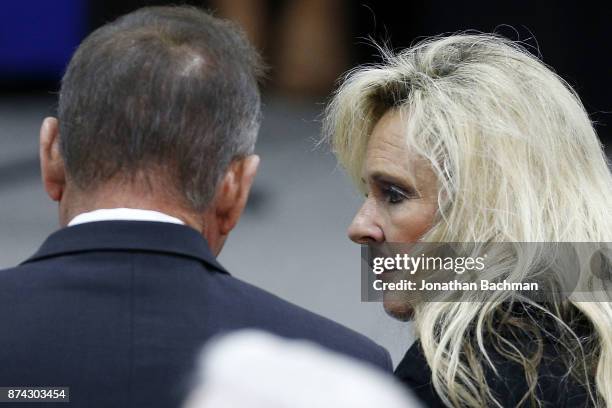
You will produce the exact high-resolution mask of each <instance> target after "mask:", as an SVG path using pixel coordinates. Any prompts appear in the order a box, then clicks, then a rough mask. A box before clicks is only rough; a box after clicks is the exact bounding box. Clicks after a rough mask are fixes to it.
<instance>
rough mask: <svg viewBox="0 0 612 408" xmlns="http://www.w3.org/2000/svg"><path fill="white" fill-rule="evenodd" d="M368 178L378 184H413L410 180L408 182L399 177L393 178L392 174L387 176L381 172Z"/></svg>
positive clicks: (376, 172)
mask: <svg viewBox="0 0 612 408" xmlns="http://www.w3.org/2000/svg"><path fill="white" fill-rule="evenodd" d="M368 178H369V179H370V180H372V181H374V182H377V183H387V184H388V183H391V184H398V185H410V184H411V183H409V180H406V179H404V178H400V177H397V176H393V175H391V174H387V173H384V172H381V171H375V172H374V173H372V174H370V175H369V176H368Z"/></svg>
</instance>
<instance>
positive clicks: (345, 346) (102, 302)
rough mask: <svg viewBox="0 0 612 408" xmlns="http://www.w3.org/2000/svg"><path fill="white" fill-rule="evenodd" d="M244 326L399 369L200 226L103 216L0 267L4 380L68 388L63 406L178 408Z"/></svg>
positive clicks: (0, 362) (3, 382)
mask: <svg viewBox="0 0 612 408" xmlns="http://www.w3.org/2000/svg"><path fill="white" fill-rule="evenodd" d="M246 267H248V265H245V268H246ZM279 279H290V278H289V277H286V276H285V277H284V276H280V275H279ZM313 295H314V294H313ZM241 328H259V329H263V330H266V331H269V332H272V333H275V334H277V335H281V336H284V337H288V338H300V339H307V340H311V341H314V342H317V343H319V344H321V345H323V346H326V347H328V348H330V349H333V350H335V351H338V352H340V353H343V354H345V355H349V356H352V357H355V358H357V359H360V360H362V361H365V362H368V363H371V364H374V365H376V366H378V367H380V368H381V369H383V370H387V371H391V370H392V366H391V360H390V357H389V354H388V352H387V351H386V350H385V349H383V348H382V347H380V346H378V345H376V344H375V343H373V342H372V341H370V340H368V339H367V338H366V337H364V336H362V335H359V334H357V333H355V332H353V331H350V330H348V329H346V328H344V327H342V326H340V325H339V324H336V323H334V322H332V321H330V320H327V319H325V318H323V317H320V316H318V315H315V314H313V313H310V312H308V311H306V310H304V309H302V308H299V307H297V306H295V305H292V304H290V303H288V302H285V301H283V300H281V299H280V298H278V297H276V296H274V295H271V294H270V293H267V292H265V291H263V290H261V289H258V288H256V287H254V286H252V285H249V284H247V283H245V282H242V281H240V280H238V279H236V278H233V277H232V276H230V275H229V273H228V272H227V271H225V269H224V268H223V267H222V266H221V265H219V263H218V262H217V261H216V260H215V258H214V256H213V255H212V254H211V253H210V250H209V249H208V246H207V243H206V241H205V240H204V238H202V237H201V235H200V234H199V233H198V232H197V231H196V230H194V229H191V228H189V227H186V226H182V225H176V224H168V223H158V222H142V221H103V222H94V223H87V224H81V225H76V226H73V227H68V228H64V229H61V230H59V231H58V232H55V233H54V234H52V235H51V236H50V237H49V238H48V239H47V240H46V241H45V243H44V244H43V245H42V247H41V248H40V250H39V251H38V252H37V253H36V254H35V255H34V256H32V257H31V258H30V259H28V260H27V261H25V262H24V263H23V264H21V265H20V266H18V267H16V268H13V269H8V270H4V271H0V330H1V331H0V333H1V334H0V365H1V367H0V386H69V387H70V400H71V404H70V405H67V404H58V405H57V406H61V407H66V406H74V407H89V408H95V407H104V408H111V407H113V408H117V407H146V408H154V407H164V408H168V407H176V406H178V405H179V403H180V401H181V400H182V399H183V398H184V397H185V393H186V392H187V391H188V385H189V381H190V374H192V371H193V367H194V362H195V360H196V356H197V354H198V352H199V350H200V349H201V347H202V345H203V344H204V343H205V342H206V341H207V340H208V339H210V338H211V337H212V336H214V335H217V334H219V333H223V332H228V331H231V330H235V329H241ZM0 405H2V404H0ZM44 405H45V407H50V406H52V405H50V404H44ZM25 406H26V405H25V404H19V407H25ZM34 406H41V405H40V404H38V405H34Z"/></svg>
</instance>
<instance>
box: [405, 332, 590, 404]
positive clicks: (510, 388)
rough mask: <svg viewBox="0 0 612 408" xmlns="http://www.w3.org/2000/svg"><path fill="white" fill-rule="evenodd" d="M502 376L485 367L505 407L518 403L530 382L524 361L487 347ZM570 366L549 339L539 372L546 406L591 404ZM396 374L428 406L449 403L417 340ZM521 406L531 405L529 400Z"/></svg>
mask: <svg viewBox="0 0 612 408" xmlns="http://www.w3.org/2000/svg"><path fill="white" fill-rule="evenodd" d="M487 351H488V352H489V354H490V356H491V358H492V360H493V363H494V364H495V366H496V367H497V369H498V371H499V374H500V376H499V377H496V376H495V374H494V373H493V372H492V371H491V370H490V369H488V370H487V369H485V377H486V380H487V381H488V383H489V387H490V388H491V390H492V392H493V395H495V396H496V398H497V400H498V401H499V402H500V403H501V404H502V406H504V407H516V406H517V404H518V403H519V401H520V400H521V398H522V397H523V395H524V394H525V392H527V389H528V388H527V383H526V381H525V378H524V374H523V370H522V368H521V366H520V365H518V364H516V363H513V362H510V361H508V360H506V359H504V358H502V356H501V355H499V354H497V353H496V352H495V351H493V350H489V349H487ZM566 371H567V369H566V368H565V366H564V365H563V364H562V363H561V361H560V360H559V359H558V352H557V350H555V346H554V344H553V343H551V342H545V346H544V357H543V359H542V364H540V367H539V372H538V392H537V395H538V397H539V398H540V400H541V401H542V402H543V404H542V407H546V408H553V407H554V408H578V407H591V406H592V404H591V403H590V399H589V398H588V395H587V392H586V390H585V388H584V387H583V386H581V385H579V384H577V383H576V382H575V381H574V380H572V377H571V376H569V375H567V373H566ZM395 376H396V377H397V378H398V379H399V380H400V381H401V382H402V383H403V384H404V385H406V387H408V388H409V389H410V390H411V391H412V392H414V393H415V394H416V395H417V397H418V398H419V399H420V400H421V401H423V402H424V404H425V406H427V407H432V408H438V407H439V408H442V407H445V405H444V404H443V403H442V400H441V399H440V397H439V396H438V394H437V393H436V391H435V389H434V388H433V385H432V383H431V370H430V369H429V366H428V364H427V361H426V360H425V356H424V355H423V352H422V349H421V345H420V343H419V342H418V341H416V342H415V343H414V344H413V345H412V347H410V349H408V351H407V352H406V355H405V356H404V358H403V359H402V361H401V362H400V364H399V365H398V366H397V368H396V370H395ZM520 406H521V407H529V406H530V404H529V401H527V402H524V403H523V404H522V405H520Z"/></svg>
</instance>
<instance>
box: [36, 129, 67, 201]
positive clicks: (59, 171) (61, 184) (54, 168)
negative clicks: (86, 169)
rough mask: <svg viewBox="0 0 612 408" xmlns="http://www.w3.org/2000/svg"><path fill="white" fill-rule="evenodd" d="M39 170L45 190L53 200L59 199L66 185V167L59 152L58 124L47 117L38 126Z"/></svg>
mask: <svg viewBox="0 0 612 408" xmlns="http://www.w3.org/2000/svg"><path fill="white" fill-rule="evenodd" d="M39 156H40V171H41V175H42V182H43V186H44V188H45V191H46V192H47V194H48V195H49V197H50V198H51V199H52V200H53V201H60V200H61V199H62V196H63V194H64V189H65V187H66V169H65V168H64V159H63V158H62V155H61V152H60V138H59V125H58V123H57V119H56V118H52V117H48V118H45V119H44V120H43V123H42V125H41V127H40V148H39Z"/></svg>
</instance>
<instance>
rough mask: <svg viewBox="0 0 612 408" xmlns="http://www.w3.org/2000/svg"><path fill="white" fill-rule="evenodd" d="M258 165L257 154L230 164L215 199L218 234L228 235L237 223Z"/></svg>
mask: <svg viewBox="0 0 612 408" xmlns="http://www.w3.org/2000/svg"><path fill="white" fill-rule="evenodd" d="M258 167H259V156H257V155H254V154H252V155H249V156H247V157H244V158H242V159H239V160H235V161H234V162H232V164H230V166H229V168H228V171H227V173H226V174H225V176H224V177H223V180H222V181H221V185H220V186H219V189H218V190H217V194H218V196H217V197H216V200H215V216H216V218H217V225H218V228H219V234H220V235H222V236H226V235H228V234H229V233H230V231H231V230H232V229H233V228H234V227H235V226H236V224H237V223H238V220H239V219H240V216H241V215H242V212H243V211H244V208H245V207H246V203H247V200H248V198H249V192H250V191H251V186H252V185H253V181H254V180H255V175H256V174H257V168H258Z"/></svg>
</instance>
